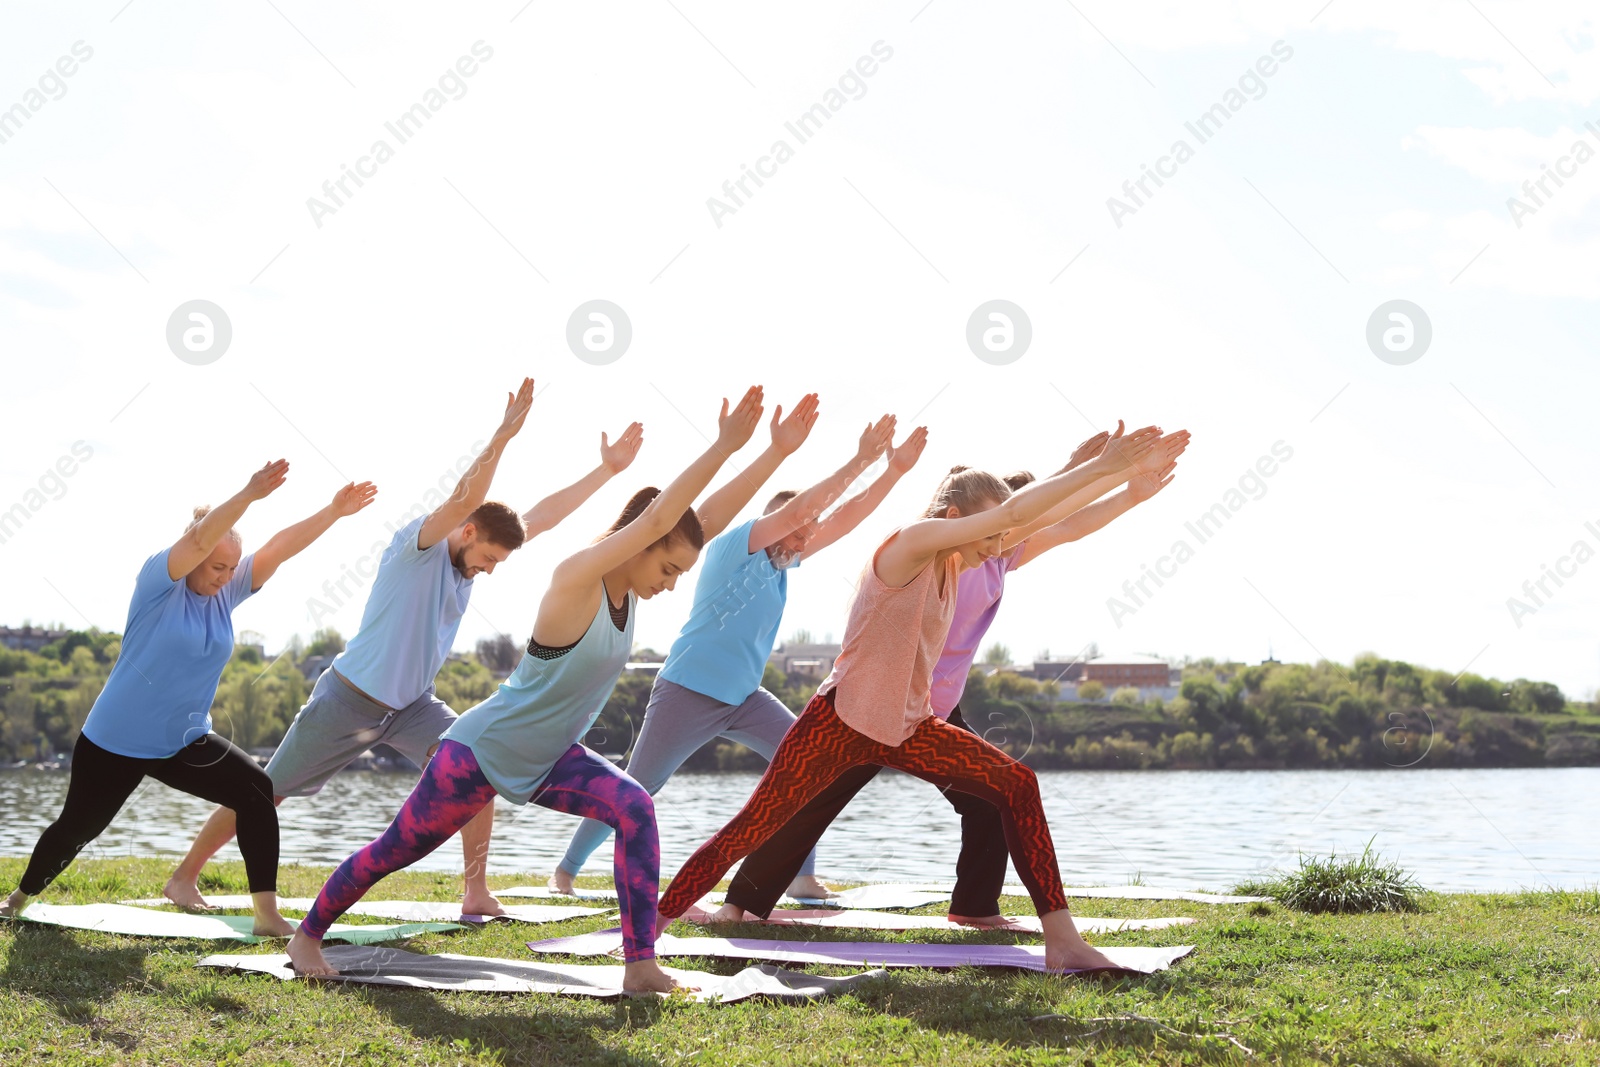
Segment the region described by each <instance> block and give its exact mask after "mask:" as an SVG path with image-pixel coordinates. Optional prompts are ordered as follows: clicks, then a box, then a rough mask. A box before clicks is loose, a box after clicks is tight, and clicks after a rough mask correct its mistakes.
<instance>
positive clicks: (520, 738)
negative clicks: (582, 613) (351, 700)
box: [441, 586, 638, 804]
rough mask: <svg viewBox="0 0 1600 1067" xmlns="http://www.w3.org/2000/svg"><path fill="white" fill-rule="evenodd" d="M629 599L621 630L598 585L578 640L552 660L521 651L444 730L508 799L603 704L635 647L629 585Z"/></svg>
mask: <svg viewBox="0 0 1600 1067" xmlns="http://www.w3.org/2000/svg"><path fill="white" fill-rule="evenodd" d="M627 604H628V621H627V623H626V624H625V625H624V626H623V628H622V629H620V630H619V629H617V626H616V623H614V622H612V621H611V613H610V611H609V610H608V607H609V598H608V597H607V595H606V592H605V587H604V586H601V589H600V607H599V610H597V611H596V612H595V616H594V619H593V621H591V622H590V623H589V628H588V629H587V630H585V631H584V633H583V636H582V637H580V638H579V639H578V643H577V644H576V645H574V646H573V647H572V648H570V649H568V650H567V651H566V652H563V653H561V654H560V655H559V656H558V657H557V658H555V659H540V658H539V657H538V656H536V655H534V654H533V653H531V652H524V653H523V654H522V661H521V662H520V663H518V664H517V669H516V670H514V671H512V672H511V677H509V678H507V679H506V680H505V681H504V682H501V683H500V688H499V689H497V690H495V691H494V693H493V694H492V695H491V696H490V697H489V699H488V700H485V701H484V702H483V703H481V704H478V705H476V706H474V707H472V708H470V709H468V710H467V712H466V713H465V714H464V715H462V716H461V717H460V718H458V719H457V720H456V721H455V722H454V723H453V724H451V726H450V728H449V729H448V730H446V731H445V732H444V734H443V735H441V737H442V739H445V740H450V741H456V742H459V743H460V744H463V745H466V746H467V747H468V748H470V749H472V754H473V756H474V757H476V759H477V761H478V766H479V768H480V769H482V771H483V776H484V777H485V778H487V779H489V784H490V785H492V786H494V791H495V792H496V793H499V794H500V795H501V796H503V797H505V798H506V799H507V800H509V801H511V803H513V804H526V803H527V802H528V798H529V797H531V796H532V795H533V793H534V790H536V789H538V788H539V786H540V785H541V784H543V782H544V780H545V778H546V776H548V775H549V774H550V768H552V767H554V766H555V764H556V761H557V760H558V759H560V758H561V757H562V756H563V755H565V754H566V751H567V749H569V748H571V747H572V745H573V742H575V741H577V740H578V738H580V737H582V736H583V735H584V734H586V733H588V732H589V727H591V726H593V725H594V720H595V719H596V718H598V717H599V715H600V712H601V711H602V710H603V709H604V708H605V706H606V701H607V700H608V699H609V698H610V697H611V690H612V688H613V687H614V686H615V685H616V684H617V678H618V677H620V676H621V674H622V668H623V667H625V666H627V663H628V653H629V652H630V651H631V650H632V648H633V620H634V615H635V613H636V612H637V610H638V598H637V597H635V596H634V595H633V593H632V592H631V591H630V592H629V593H628V601H627Z"/></svg>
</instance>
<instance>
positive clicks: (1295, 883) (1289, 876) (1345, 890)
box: [1236, 841, 1424, 915]
mask: <svg viewBox="0 0 1600 1067" xmlns="http://www.w3.org/2000/svg"><path fill="white" fill-rule="evenodd" d="M1236 892H1239V893H1243V894H1247V895H1249V896H1262V897H1271V898H1272V899H1273V900H1276V901H1277V902H1278V903H1279V904H1282V905H1283V906H1284V907H1286V908H1294V909H1295V910H1297V911H1306V912H1312V913H1319V914H1320V913H1332V914H1335V915H1348V914H1352V913H1357V912H1379V911H1420V910H1421V898H1422V894H1423V892H1424V890H1423V888H1422V886H1420V885H1418V884H1417V880H1416V878H1414V877H1413V876H1412V875H1410V874H1408V873H1406V872H1405V871H1403V870H1401V869H1400V865H1399V864H1398V863H1395V862H1393V861H1389V860H1384V859H1382V858H1380V857H1379V856H1378V855H1377V854H1376V853H1374V852H1373V851H1372V842H1371V841H1368V842H1367V844H1366V847H1365V848H1363V849H1362V850H1361V855H1360V856H1358V857H1355V858H1354V859H1351V858H1348V857H1344V858H1341V857H1339V856H1337V855H1335V854H1334V853H1331V852H1330V853H1329V854H1328V858H1327V859H1319V858H1317V857H1315V856H1307V855H1305V854H1303V853H1302V854H1301V856H1300V867H1299V869H1298V870H1294V871H1286V872H1284V873H1282V874H1279V875H1278V876H1277V877H1276V878H1271V879H1268V880H1265V881H1256V882H1244V883H1241V884H1240V885H1239V886H1238V887H1237V889H1236Z"/></svg>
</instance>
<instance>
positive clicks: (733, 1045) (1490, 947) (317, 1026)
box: [0, 859, 1600, 1067]
mask: <svg viewBox="0 0 1600 1067" xmlns="http://www.w3.org/2000/svg"><path fill="white" fill-rule="evenodd" d="M168 864H169V861H163V860H156V859H121V860H99V861H83V862H80V863H78V864H75V865H74V866H73V867H72V868H71V869H70V870H68V871H67V872H66V873H65V874H64V875H63V876H62V877H61V878H60V879H59V880H58V881H57V883H56V885H55V886H53V887H52V888H51V889H50V890H49V891H48V892H47V893H46V894H45V896H44V897H43V899H44V900H46V901H51V902H57V903H87V902H91V901H103V900H114V899H116V898H117V897H125V896H154V895H157V894H158V893H159V891H160V887H161V883H162V881H163V880H164V878H165V876H166V874H167V871H168ZM21 868H22V861H21V860H16V859H8V860H0V886H9V885H14V884H15V880H16V878H17V877H18V876H19V875H20V873H21ZM327 873H328V871H327V869H326V868H322V869H317V868H308V867H292V866H291V867H285V868H284V869H283V872H282V879H281V886H280V888H281V890H282V892H283V893H284V894H285V895H294V896H309V895H312V894H314V893H315V892H316V890H317V889H318V888H320V886H321V883H322V880H323V878H324V877H326V875H327ZM534 881H535V878H534V876H531V875H522V876H512V877H506V878H497V879H494V882H493V884H497V885H513V884H519V883H521V884H528V883H530V882H534ZM208 886H209V887H211V888H213V889H215V890H216V891H219V892H220V891H226V892H243V891H244V890H245V885H244V877H243V871H242V868H241V867H240V865H238V864H224V865H220V866H218V867H216V868H214V874H213V876H212V877H211V879H210V880H209V881H208ZM456 892H457V883H456V879H455V878H453V877H451V876H450V875H448V874H432V873H412V872H406V873H402V874H399V875H396V876H394V877H392V878H390V879H388V880H387V881H386V882H384V883H383V884H382V885H381V886H380V887H379V889H378V890H377V893H378V895H380V896H382V897H385V898H390V899H396V898H410V899H432V900H448V899H451V898H452V896H454V895H455V893H456ZM1016 903H1018V904H1021V903H1022V901H1020V900H1018V901H1017V902H1016ZM1419 904H1420V908H1421V910H1420V911H1417V912H1388V913H1380V914H1360V915H1335V914H1320V915H1311V914H1305V913H1302V912H1298V911H1293V910H1289V909H1286V908H1283V907H1281V906H1279V905H1277V904H1258V905H1247V906H1221V907H1213V906H1207V905H1201V904H1188V903H1183V902H1167V901H1118V900H1104V901H1101V900H1096V901H1087V900H1085V901H1080V902H1078V904H1077V906H1076V907H1075V910H1076V911H1078V912H1080V913H1081V914H1084V915H1110V916H1122V917H1151V916H1157V915H1192V916H1195V917H1197V918H1199V919H1200V922H1199V924H1198V925H1195V926H1189V927H1179V928H1174V929H1171V930H1160V931H1141V932H1136V933H1126V934H1120V935H1107V936H1102V937H1099V938H1096V940H1097V941H1099V942H1100V943H1102V944H1154V945H1175V944H1194V945H1196V946H1197V948H1196V951H1195V952H1194V954H1193V955H1191V956H1189V957H1188V958H1187V959H1185V960H1183V961H1181V962H1180V963H1178V964H1177V965H1176V966H1175V967H1173V968H1172V969H1171V970H1169V971H1166V972H1164V973H1161V974H1157V975H1152V976H1149V977H1140V978H1091V979H1062V978H1054V977H1050V976H1046V975H1040V974H1023V973H1014V972H1002V971H979V970H972V969H968V970H960V971H954V972H935V971H896V972H891V974H890V975H889V977H887V978H884V979H881V980H875V981H873V982H871V983H869V984H867V985H865V986H863V987H861V988H859V989H857V990H855V991H854V992H853V993H852V994H851V995H848V996H843V997H839V998H837V999H833V1000H828V1001H823V1002H809V1003H801V1004H785V1003H775V1002H761V1001H755V1002H746V1003H743V1004H734V1005H728V1006H721V1007H719V1006H712V1005H699V1004H688V1003H676V1002H654V1001H652V1002H644V1001H625V1002H604V1001H586V1000H579V999H575V998H561V997H547V996H528V995H498V994H493V995H491V994H471V993H444V992H434V991H429V990H409V989H388V988H377V987H370V986H316V985H311V984H307V983H301V982H278V981H276V980H274V979H270V978H267V977H264V976H256V975H240V974H226V973H222V972H216V971H211V970H201V969H199V968H196V967H195V966H194V964H195V961H196V960H198V959H199V958H200V957H201V956H202V955H205V954H208V953H211V952H241V951H243V952H252V951H263V952H272V951H275V948H274V946H270V945H264V946H260V947H259V948H251V947H242V946H238V945H235V944H232V943H228V942H194V941H168V940H156V939H147V938H125V937H117V936H110V935H103V934H93V933H86V932H82V931H74V930H62V929H59V928H54V927H45V926H37V925H29V924H26V923H24V924H18V925H12V924H4V925H0V968H3V970H0V1064H13V1063H15V1064H23V1063H27V1064H90V1063H148V1064H206V1065H226V1064H271V1063H289V1064H312V1063H326V1064H344V1065H349V1067H356V1065H360V1064H394V1063H419V1064H590V1063H593V1064H610V1065H644V1064H672V1065H678V1064H701V1065H714V1064H762V1065H787V1064H819V1065H827V1067H840V1065H846V1064H874V1065H876V1064H937V1065H939V1067H965V1065H978V1064H984V1065H987V1064H1054V1063H1069V1064H1091V1063H1092V1064H1101V1065H1105V1064H1119V1065H1121V1064H1126V1065H1135V1064H1140V1065H1142V1064H1225V1063H1294V1064H1299V1063H1318V1064H1344V1065H1350V1064H1364V1065H1368V1067H1370V1065H1374V1064H1404V1065H1408V1067H1420V1065H1427V1064H1443V1063H1451V1064H1454V1063H1490V1064H1563V1065H1565V1064H1582V1063H1591V1064H1592V1063H1600V1012H1597V1011H1596V1007H1595V1005H1596V1004H1597V1003H1600V949H1597V939H1596V938H1595V936H1594V934H1595V932H1596V929H1597V925H1600V890H1586V891H1582V892H1555V891H1548V892H1535V893H1523V894H1517V895H1473V896H1465V895H1463V896H1443V895H1437V894H1424V895H1422V896H1421V898H1420V900H1419ZM925 910H927V911H930V912H936V911H937V909H935V908H930V909H925ZM1019 910H1020V909H1019ZM604 925H610V923H609V922H608V921H606V920H599V919H580V920H574V921H572V922H569V923H563V924H559V925H554V924H553V925H550V926H544V927H526V926H522V927H519V926H512V925H501V926H491V927H489V928H487V929H482V930H470V931H464V932H460V933H451V934H431V935H427V936H424V937H419V938H416V939H414V940H413V941H410V942H407V943H405V947H409V948H411V949H413V950H415V951H421V952H443V951H449V952H457V953H464V954H469V955H481V956H503V957H510V958H514V959H527V958H530V957H529V954H528V952H527V950H526V948H525V947H524V946H523V942H524V941H526V940H528V939H530V938H533V937H547V936H549V937H553V936H558V935H562V934H569V933H577V932H581V931H585V930H592V929H598V928H600V927H602V926H604ZM728 929H729V931H730V936H741V935H742V936H762V937H773V936H785V935H784V932H783V931H778V932H776V933H774V932H771V931H765V930H760V929H759V928H755V927H731V928H728ZM674 932H683V931H679V930H675V931H674ZM789 936H800V935H798V934H797V933H795V934H790V935H789ZM805 936H807V937H818V938H820V937H828V938H830V939H835V940H870V939H883V940H921V939H928V938H954V939H963V940H965V939H971V940H992V941H998V942H1007V941H1011V940H1013V938H1012V936H1011V935H1006V934H998V933H986V934H977V933H973V934H950V935H945V934H938V933H930V932H928V931H918V932H917V933H916V934H915V935H895V934H874V933H871V932H867V931H859V932H858V931H833V930H815V931H807V932H806V934H805ZM669 962H670V963H671V964H672V965H674V966H682V967H691V966H692V967H696V968H699V969H703V970H711V971H717V972H719V973H725V974H726V973H732V972H733V971H736V970H738V969H739V965H738V964H736V963H733V962H732V961H725V960H673V961H669ZM818 970H819V971H822V972H825V973H833V974H840V973H846V972H845V969H842V968H819V969H818ZM1233 1042H1237V1043H1238V1044H1237V1045H1236V1044H1234V1043H1233ZM1240 1045H1242V1046H1245V1047H1248V1048H1249V1049H1251V1050H1253V1053H1254V1056H1253V1057H1246V1055H1245V1053H1244V1052H1243V1051H1241V1049H1240V1047H1239V1046H1240Z"/></svg>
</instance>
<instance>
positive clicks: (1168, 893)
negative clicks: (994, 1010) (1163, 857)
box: [897, 882, 1272, 904]
mask: <svg viewBox="0 0 1600 1067" xmlns="http://www.w3.org/2000/svg"><path fill="white" fill-rule="evenodd" d="M897 888H901V889H917V890H924V891H927V892H930V893H931V892H939V893H943V894H944V895H945V897H948V896H949V895H950V893H951V891H952V890H954V889H955V886H954V885H953V884H951V883H949V882H932V883H928V884H924V885H907V886H899V887H897ZM1065 888H1066V892H1067V896H1069V897H1095V898H1098V899H1102V900H1187V901H1190V902H1191V903H1194V904H1261V903H1269V904H1270V903H1271V902H1272V898H1271V897H1240V896H1229V895H1227V894H1223V893H1189V892H1185V891H1184V890H1181V889H1157V888H1155V887H1154V886H1147V885H1089V886H1073V885H1069V886H1066V887H1065ZM1000 895H1001V896H1007V897H1025V896H1027V895H1028V890H1027V889H1026V888H1025V887H1023V886H1020V885H1008V886H1003V887H1001V889H1000Z"/></svg>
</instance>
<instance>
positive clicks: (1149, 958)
mask: <svg viewBox="0 0 1600 1067" xmlns="http://www.w3.org/2000/svg"><path fill="white" fill-rule="evenodd" d="M621 946H622V931H621V929H614V930H600V931H598V932H596V933H592V934H578V935H577V936H575V937H557V938H551V939H550V940H548V941H530V942H528V947H529V948H530V949H532V950H533V951H534V952H540V953H552V954H558V955H567V956H603V955H607V954H609V953H611V952H613V951H615V950H617V949H619V948H621ZM1096 947H1097V948H1099V950H1100V951H1101V952H1102V953H1104V954H1105V956H1106V957H1107V958H1108V959H1110V960H1111V961H1112V962H1114V963H1116V964H1117V967H1118V969H1120V970H1125V971H1137V972H1139V973H1141V974H1153V973H1155V972H1156V971H1164V970H1166V969H1167V968H1168V967H1170V966H1171V965H1172V964H1173V963H1174V962H1176V961H1177V960H1180V959H1182V958H1183V957H1184V956H1187V955H1188V954H1189V953H1191V952H1193V951H1194V946H1193V945H1175V946H1173V947H1172V948H1132V947H1129V948H1121V947H1115V946H1112V947H1107V946H1096ZM656 955H657V956H658V957H659V956H714V957H717V958H720V959H730V960H771V961H772V962H774V963H828V964H836V965H840V966H846V967H862V966H870V967H1017V968H1021V969H1023V970H1030V971H1042V970H1044V969H1045V966H1044V946H1043V945H906V944H898V943H880V942H875V941H757V940H754V939H750V938H723V937H674V936H672V935H671V934H663V935H661V936H660V937H658V938H656Z"/></svg>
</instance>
